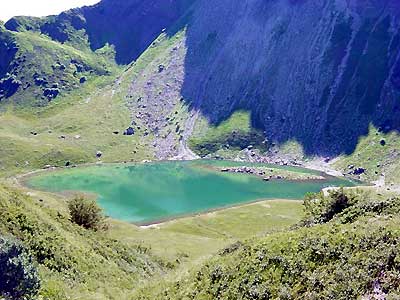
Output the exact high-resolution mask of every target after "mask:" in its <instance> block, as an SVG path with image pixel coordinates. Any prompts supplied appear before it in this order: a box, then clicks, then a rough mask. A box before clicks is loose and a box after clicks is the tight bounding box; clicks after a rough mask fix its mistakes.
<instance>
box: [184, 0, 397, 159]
mask: <svg viewBox="0 0 400 300" xmlns="http://www.w3.org/2000/svg"><path fill="white" fill-rule="evenodd" d="M399 12H400V5H399V4H398V3H397V2H395V1H392V0H388V1H358V0H353V1H345V0H335V1H330V0H318V1H311V0H304V1H289V0H279V1H262V0H247V1H229V0H218V1H213V2H212V3H211V2H208V1H201V2H199V3H197V5H196V7H195V9H194V15H193V17H192V19H191V21H190V24H189V26H188V30H187V38H186V45H187V48H188V51H187V56H186V58H185V80H184V84H183V87H182V94H183V96H184V97H185V99H187V100H188V101H189V102H190V103H191V104H192V105H193V106H194V107H196V108H199V109H200V110H201V111H202V113H203V114H205V115H206V116H207V117H208V118H209V119H210V121H211V122H213V123H219V122H221V120H224V119H226V118H227V117H228V116H229V115H230V114H231V113H232V112H233V111H235V110H237V109H239V108H242V109H248V110H251V112H252V117H253V122H254V125H255V126H257V127H261V128H263V129H264V130H265V131H266V134H267V137H268V138H269V140H270V141H273V142H278V143H283V142H285V141H287V140H291V139H295V140H297V141H298V142H300V143H301V144H302V145H303V146H304V148H305V151H306V153H308V154H322V155H338V154H341V153H351V152H353V151H354V149H355V146H356V145H357V142H358V139H359V137H360V136H361V135H366V134H367V133H368V128H369V125H370V124H371V123H372V124H374V125H375V126H376V127H378V128H381V130H383V131H391V130H398V129H399V128H400V117H399V116H400V114H399V111H400V103H399V101H398V99H399V96H400V95H399V92H400V84H399V78H400V77H399V76H400V71H399V70H400V62H399V46H400V44H399V41H400V39H399V38H400V35H399V28H400V27H399Z"/></svg>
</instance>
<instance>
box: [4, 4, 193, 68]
mask: <svg viewBox="0 0 400 300" xmlns="http://www.w3.org/2000/svg"><path fill="white" fill-rule="evenodd" d="M195 1H196V0H169V1H163V0H152V1H141V0H130V1H115V0H104V1H101V2H100V3H99V4H97V5H94V6H90V7H87V6H85V7H82V8H76V9H72V10H69V11H66V12H63V13H61V14H60V15H58V16H50V17H46V18H41V19H39V18H29V17H15V18H12V19H11V20H9V21H8V22H7V23H6V24H5V27H6V28H7V29H9V30H12V31H36V32H40V33H42V34H45V35H47V36H49V37H50V38H52V39H53V40H55V41H58V42H60V43H63V44H64V43H66V44H70V45H72V46H74V47H76V48H80V49H82V48H85V47H87V48H90V49H91V50H93V51H95V50H97V49H100V48H103V47H104V46H106V45H107V44H109V45H113V46H114V47H115V51H116V61H117V62H118V63H119V64H128V63H130V62H132V61H133V60H136V59H137V58H138V57H139V56H140V54H142V53H143V52H144V51H145V50H146V49H147V47H149V46H150V44H151V43H152V42H153V41H154V39H155V38H156V37H157V36H158V35H159V34H160V33H161V31H162V30H163V29H165V28H167V27H170V26H171V25H172V24H174V23H175V22H176V21H177V20H178V19H179V18H180V17H181V16H182V15H183V14H184V13H185V12H186V9H187V8H188V7H190V5H191V4H192V3H194V2H195Z"/></svg>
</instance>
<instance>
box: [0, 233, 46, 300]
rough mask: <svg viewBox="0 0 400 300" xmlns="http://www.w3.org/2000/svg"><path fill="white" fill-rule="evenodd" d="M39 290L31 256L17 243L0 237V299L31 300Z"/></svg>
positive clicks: (37, 277) (36, 272) (38, 280)
mask: <svg viewBox="0 0 400 300" xmlns="http://www.w3.org/2000/svg"><path fill="white" fill-rule="evenodd" d="M39 288H40V279H39V275H38V271H37V269H36V267H35V266H34V264H33V261H32V258H31V256H29V255H28V253H27V251H26V250H25V248H24V247H23V246H22V245H21V244H20V243H19V242H17V241H15V240H13V239H9V238H5V237H1V236H0V298H1V297H5V298H6V299H32V298H33V297H34V296H35V295H37V293H38V291H39Z"/></svg>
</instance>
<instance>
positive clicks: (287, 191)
mask: <svg viewBox="0 0 400 300" xmlns="http://www.w3.org/2000/svg"><path fill="white" fill-rule="evenodd" d="M242 165H246V166H270V167H274V168H282V169H285V170H290V171H297V172H302V173H307V174H320V173H319V172H316V171H312V170H307V169H302V168H294V167H277V166H275V165H274V166H271V165H262V164H249V163H237V162H227V161H223V162H220V161H170V162H154V163H146V164H129V165H127V164H112V165H93V166H86V167H80V168H72V169H64V170H60V171H55V172H45V173H41V174H38V175H36V176H33V177H31V178H29V179H28V180H27V184H28V186H30V187H31V188H34V189H39V190H45V191H49V192H65V191H76V192H87V193H95V194H96V195H98V196H97V199H98V203H99V204H100V206H101V207H102V208H103V209H104V211H105V214H106V215H108V216H110V217H112V218H115V219H119V220H123V221H128V222H134V223H141V224H143V223H152V222H156V221H158V220H163V219H170V218H174V217H179V216H183V215H188V214H196V213H202V212H206V211H209V210H215V209H219V208H224V207H229V206H234V205H239V204H244V203H249V202H254V201H258V200H263V199H293V200H294V199H302V198H303V197H304V195H305V194H306V193H307V192H317V191H319V190H321V189H322V188H325V187H329V186H354V185H355V184H354V183H353V182H351V181H348V180H345V179H343V178H335V177H332V176H326V180H307V181H287V180H272V181H269V182H266V181H263V179H262V178H260V177H257V176H254V175H246V174H234V173H221V172H219V171H218V170H215V168H217V167H222V166H224V167H228V166H229V167H231V166H242Z"/></svg>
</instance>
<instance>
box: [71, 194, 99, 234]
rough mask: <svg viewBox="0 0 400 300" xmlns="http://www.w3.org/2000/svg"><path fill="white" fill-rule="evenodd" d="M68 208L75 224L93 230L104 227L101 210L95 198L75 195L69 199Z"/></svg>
mask: <svg viewBox="0 0 400 300" xmlns="http://www.w3.org/2000/svg"><path fill="white" fill-rule="evenodd" d="M68 209H69V213H70V216H71V221H72V222H74V223H75V224H78V225H79V226H82V227H83V228H85V229H91V230H95V231H97V230H100V229H104V228H105V224H104V219H105V218H104V215H103V211H102V209H101V208H100V207H99V206H98V204H97V202H96V200H94V199H88V198H85V197H83V196H76V197H74V198H73V199H72V200H71V201H69V203H68Z"/></svg>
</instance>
